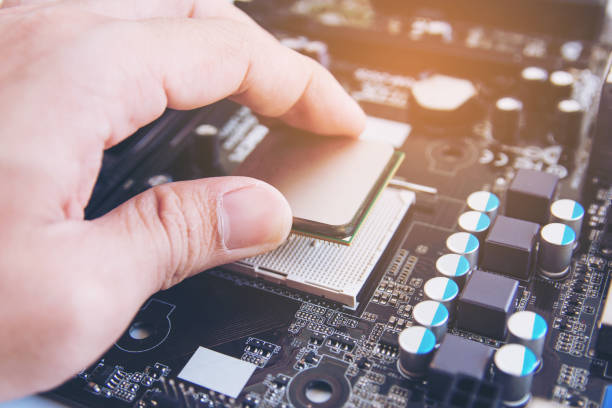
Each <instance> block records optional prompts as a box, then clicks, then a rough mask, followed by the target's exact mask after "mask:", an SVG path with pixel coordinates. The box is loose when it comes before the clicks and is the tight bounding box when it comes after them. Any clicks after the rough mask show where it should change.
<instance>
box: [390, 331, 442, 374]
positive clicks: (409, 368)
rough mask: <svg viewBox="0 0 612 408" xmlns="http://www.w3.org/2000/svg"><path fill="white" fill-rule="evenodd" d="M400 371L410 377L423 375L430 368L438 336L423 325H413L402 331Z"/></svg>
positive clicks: (400, 335) (399, 339) (399, 340)
mask: <svg viewBox="0 0 612 408" xmlns="http://www.w3.org/2000/svg"><path fill="white" fill-rule="evenodd" d="M398 343H399V349H400V358H399V360H398V369H399V371H400V372H401V373H402V374H404V375H406V376H409V377H421V376H423V375H424V374H425V373H426V372H427V369H428V368H429V363H431V359H432V357H433V354H434V353H433V351H434V348H435V346H436V336H435V335H434V334H433V332H432V331H431V330H429V329H428V328H426V327H423V326H412V327H408V328H407V329H404V330H402V331H401V333H400V334H399V337H398Z"/></svg>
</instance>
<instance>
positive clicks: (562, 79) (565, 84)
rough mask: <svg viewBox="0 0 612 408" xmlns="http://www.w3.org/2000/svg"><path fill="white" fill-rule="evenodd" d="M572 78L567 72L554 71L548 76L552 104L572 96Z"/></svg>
mask: <svg viewBox="0 0 612 408" xmlns="http://www.w3.org/2000/svg"><path fill="white" fill-rule="evenodd" d="M574 82H575V81H574V76H573V75H572V74H570V73H569V72H567V71H554V72H552V73H551V74H550V86H551V88H552V91H551V93H552V97H553V102H558V101H559V100H561V99H567V98H569V97H571V96H572V91H573V88H574Z"/></svg>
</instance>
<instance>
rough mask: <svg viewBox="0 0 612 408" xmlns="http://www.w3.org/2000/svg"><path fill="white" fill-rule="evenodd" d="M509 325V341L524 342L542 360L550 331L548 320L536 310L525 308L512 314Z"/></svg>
mask: <svg viewBox="0 0 612 408" xmlns="http://www.w3.org/2000/svg"><path fill="white" fill-rule="evenodd" d="M507 325H508V343H517V344H522V345H523V346H525V347H527V348H529V349H530V350H531V351H533V353H534V354H535V356H536V357H537V359H538V360H541V359H542V351H543V350H544V341H545V340H546V332H547V331H548V325H547V324H546V320H544V318H543V317H542V316H540V315H539V314H537V313H535V312H531V311H526V310H523V311H520V312H516V313H514V314H512V315H511V316H510V318H509V319H508V324H507Z"/></svg>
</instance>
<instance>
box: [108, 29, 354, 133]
mask: <svg viewBox="0 0 612 408" xmlns="http://www.w3.org/2000/svg"><path fill="white" fill-rule="evenodd" d="M116 24H117V30H116V31H115V32H114V34H115V35H116V36H117V38H116V39H115V41H119V42H120V43H121V44H122V45H127V47H123V48H125V51H126V52H128V53H129V54H130V58H129V59H130V60H131V61H133V62H134V64H133V65H131V66H128V67H126V68H127V70H128V71H131V75H132V76H133V77H134V78H135V79H136V81H137V84H135V85H136V86H137V89H138V90H140V91H141V92H142V90H145V91H146V94H147V95H151V96H153V97H154V96H155V95H160V94H162V95H165V96H166V99H165V100H160V101H158V102H156V104H157V106H155V104H154V105H153V107H154V108H153V109H152V110H153V112H151V106H152V105H151V104H150V103H148V104H143V105H141V106H145V107H149V110H148V111H145V112H142V111H140V112H139V111H138V109H139V108H138V107H134V106H133V104H132V105H128V106H124V107H123V108H124V112H125V113H127V114H129V117H130V119H135V118H136V119H137V118H140V121H141V124H144V123H147V122H148V121H150V120H152V119H153V118H154V116H155V115H156V114H158V112H159V109H160V108H163V107H165V105H166V103H167V106H169V107H171V108H175V109H193V108H196V107H200V106H203V105H207V104H210V103H213V102H215V101H218V100H221V99H223V98H226V97H231V98H232V99H233V100H235V101H237V102H239V103H242V104H245V105H247V106H249V107H250V108H251V109H253V110H254V111H255V112H257V113H260V114H262V115H265V116H271V117H278V118H280V119H282V120H284V121H286V122H287V123H289V124H291V125H293V126H298V127H301V128H304V129H306V130H310V131H313V132H316V133H321V134H328V135H347V136H357V135H358V134H359V133H360V132H361V131H362V129H363V127H364V125H365V115H364V113H363V111H362V110H361V108H360V107H359V105H358V104H357V103H356V102H355V101H354V100H353V99H352V98H351V97H350V96H349V95H348V94H347V93H346V92H345V91H344V89H343V88H342V86H341V85H340V84H339V83H338V82H337V81H336V80H335V78H334V77H333V76H332V75H331V74H330V73H329V71H327V70H326V69H325V68H323V67H322V66H321V65H319V64H318V63H316V62H315V61H314V60H312V59H310V58H307V57H305V56H303V55H301V54H298V53H296V52H295V51H293V50H291V49H289V48H287V47H284V46H282V45H281V44H280V43H279V42H278V41H277V40H276V39H274V38H273V37H272V36H271V35H270V34H268V33H267V32H265V31H264V30H263V29H261V28H260V27H258V26H256V25H254V24H245V23H243V22H240V21H235V20H231V19H224V18H205V19H189V18H174V19H151V20H144V21H120V22H116ZM145 97H146V96H145ZM160 103H162V104H164V106H159V104H160ZM119 127H122V126H119ZM117 141H118V140H114V141H111V144H112V143H113V142H114V143H116V142H117Z"/></svg>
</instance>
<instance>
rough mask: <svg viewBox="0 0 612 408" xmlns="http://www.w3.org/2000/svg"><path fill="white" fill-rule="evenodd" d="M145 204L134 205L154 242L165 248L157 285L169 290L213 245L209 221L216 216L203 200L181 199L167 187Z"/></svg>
mask: <svg viewBox="0 0 612 408" xmlns="http://www.w3.org/2000/svg"><path fill="white" fill-rule="evenodd" d="M147 201H149V202H148V203H143V202H142V201H141V205H137V210H138V214H139V219H140V220H141V223H142V224H143V225H144V226H145V229H146V230H148V231H149V233H150V235H151V237H152V238H153V239H154V240H156V241H157V243H156V246H158V247H159V246H162V247H165V248H163V249H162V250H161V251H157V252H158V253H161V254H165V255H164V256H165V259H164V260H162V262H159V263H158V264H159V265H161V267H162V269H163V270H162V271H160V273H161V282H162V286H163V287H169V286H172V285H173V284H175V283H177V282H179V281H181V280H182V279H184V278H185V277H186V276H187V275H188V274H189V273H190V272H191V271H192V270H193V269H194V267H196V266H197V265H198V263H199V262H200V261H201V259H203V258H204V257H205V256H206V255H207V254H208V251H210V250H211V246H212V245H211V244H213V243H214V234H213V231H214V229H213V227H214V226H213V225H211V224H212V223H213V221H212V219H213V218H215V217H211V215H214V214H215V213H216V211H215V210H216V209H215V208H211V206H210V205H209V203H208V202H207V200H202V199H201V198H200V197H198V196H190V197H188V198H185V197H183V195H182V194H180V193H179V192H177V190H176V187H175V186H173V185H171V184H169V185H164V186H158V187H156V188H153V189H152V190H150V193H149V198H148V200H147Z"/></svg>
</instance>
